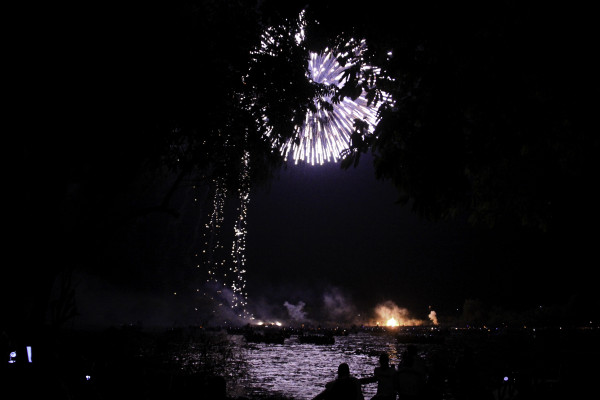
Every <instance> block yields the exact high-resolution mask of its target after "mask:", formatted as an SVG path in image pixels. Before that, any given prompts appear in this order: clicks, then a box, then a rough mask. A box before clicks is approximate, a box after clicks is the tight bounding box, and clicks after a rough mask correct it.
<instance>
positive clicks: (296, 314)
mask: <svg viewBox="0 0 600 400" xmlns="http://www.w3.org/2000/svg"><path fill="white" fill-rule="evenodd" d="M283 305H284V306H285V308H287V311H288V315H289V316H290V318H291V319H292V320H294V321H296V322H303V321H306V312H305V311H304V310H303V309H304V306H305V305H306V304H305V303H304V302H303V301H299V302H298V304H296V305H294V304H291V303H288V302H287V301H286V302H285V303H283Z"/></svg>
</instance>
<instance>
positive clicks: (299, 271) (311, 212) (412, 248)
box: [76, 157, 593, 325]
mask: <svg viewBox="0 0 600 400" xmlns="http://www.w3.org/2000/svg"><path fill="white" fill-rule="evenodd" d="M195 199H198V201H195ZM205 199H207V197H206V192H204V191H202V190H197V191H193V190H184V191H181V193H180V197H179V198H178V199H177V201H178V205H179V206H181V210H182V214H181V216H180V217H179V218H173V217H171V216H165V215H149V216H147V217H146V218H144V219H142V220H141V221H139V223H137V224H136V225H135V226H133V227H131V228H128V229H126V230H123V231H122V232H120V233H118V234H117V235H115V236H114V238H113V239H112V240H111V241H110V242H109V243H108V244H107V246H106V248H105V250H106V255H105V256H103V258H102V261H101V263H102V265H103V267H102V268H101V269H100V270H98V269H96V270H94V271H93V272H91V271H87V272H83V273H81V274H78V275H77V279H76V281H77V282H78V298H77V301H78V307H79V310H80V312H81V316H80V317H78V319H77V323H79V324H88V323H92V324H103V325H107V324H108V325H118V324H122V323H130V322H135V321H141V322H142V323H144V324H145V325H172V324H188V323H197V322H199V323H202V321H204V320H205V319H203V318H202V314H201V312H200V311H196V310H194V308H195V307H196V306H197V305H198V304H199V303H202V296H200V293H199V292H196V289H197V288H202V284H201V283H202V282H203V280H204V279H205V278H206V274H205V272H204V268H203V267H202V266H201V268H196V267H195V266H196V265H197V264H198V258H197V257H195V256H194V254H197V253H198V252H199V251H201V249H202V235H203V232H204V231H203V223H204V222H205V221H206V217H207V215H208V213H209V212H210V207H209V204H208V203H206V202H205ZM395 200H396V191H395V189H394V188H393V187H391V185H390V184H389V183H388V182H383V181H378V180H376V179H375V176H374V173H373V169H372V165H371V160H370V158H368V157H367V158H364V159H363V160H362V162H361V163H360V164H359V166H358V168H356V169H352V168H351V169H349V170H342V169H341V168H340V167H339V165H337V164H326V165H323V166H310V165H290V166H288V168H287V169H285V170H282V171H281V173H280V174H278V176H277V177H276V178H275V179H274V180H273V181H272V182H271V183H270V184H269V186H265V187H259V188H254V189H253V190H252V196H251V201H250V206H249V210H248V236H247V252H246V258H247V268H246V269H247V274H246V278H247V289H248V302H249V310H250V311H251V312H253V313H254V315H255V316H256V317H259V318H265V319H269V318H270V319H285V318H287V317H289V315H288V311H287V308H286V307H285V306H284V303H285V302H288V303H289V304H293V305H298V304H300V302H302V303H304V304H305V306H304V308H303V309H302V310H303V311H304V312H305V313H306V317H307V318H310V319H320V318H324V313H325V314H327V312H329V311H331V310H328V309H327V308H328V306H327V304H329V306H330V307H331V303H326V302H325V298H327V297H328V298H329V299H330V300H331V299H335V305H336V307H340V309H341V308H343V309H344V313H345V314H353V315H358V314H360V315H362V316H363V317H364V316H365V315H370V313H372V312H373V310H374V308H375V306H376V305H378V304H380V303H382V302H385V301H393V302H394V303H395V304H396V305H398V306H399V307H403V308H407V309H408V310H409V312H410V313H411V315H412V316H414V317H415V318H418V319H427V314H428V312H429V307H431V308H432V309H434V310H436V312H437V314H438V316H439V317H440V318H450V317H457V316H458V315H459V314H460V313H461V312H462V307H463V303H464V301H465V300H466V299H479V300H481V301H482V302H484V303H485V304H486V305H488V306H489V307H494V306H501V307H503V308H506V309H515V310H522V309H527V308H531V307H536V306H538V305H544V306H546V305H560V306H563V305H566V304H567V303H568V302H569V301H570V300H571V298H572V296H573V295H574V294H576V293H579V294H581V293H582V292H584V293H585V292H586V291H589V290H591V289H592V284H591V283H589V282H590V281H589V280H586V279H585V276H584V275H583V274H585V271H586V269H587V265H586V263H588V262H589V261H587V260H589V258H588V257H589V256H590V255H591V254H592V253H593V251H592V250H591V248H590V247H589V246H588V244H586V243H579V242H578V241H579V239H577V240H572V241H569V242H567V241H565V240H566V239H565V238H566V237H569V236H573V237H577V238H580V237H581V235H577V234H576V233H572V234H567V235H558V237H554V236H549V235H541V234H539V233H537V232H536V233H532V232H526V231H524V230H522V229H516V228H512V229H507V228H502V229H500V228H497V229H488V228H483V227H479V228H475V227H473V226H471V225H469V224H468V223H467V222H466V219H465V218H460V217H459V218H457V219H455V220H451V221H438V222H433V221H426V220H424V219H422V218H420V217H418V216H417V215H416V214H415V213H413V212H412V211H411V209H410V207H409V206H401V205H399V204H396V203H395ZM148 201H151V199H148ZM229 208H231V209H232V210H233V208H232V206H231V205H230V207H229ZM230 211H231V210H230ZM233 223H234V213H229V214H227V216H226V220H225V223H224V229H225V231H232V229H233ZM230 248H231V242H230V241H226V242H225V249H230ZM585 249H589V250H585ZM201 290H202V291H203V289H201Z"/></svg>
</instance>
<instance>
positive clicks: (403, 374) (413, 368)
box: [396, 345, 426, 400]
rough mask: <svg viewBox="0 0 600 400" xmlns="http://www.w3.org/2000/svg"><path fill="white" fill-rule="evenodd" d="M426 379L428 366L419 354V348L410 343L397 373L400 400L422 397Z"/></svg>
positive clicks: (413, 399)
mask: <svg viewBox="0 0 600 400" xmlns="http://www.w3.org/2000/svg"><path fill="white" fill-rule="evenodd" d="M425 381H426V368H425V365H424V363H423V360H421V358H419V356H418V354H417V348H416V347H415V346H414V345H409V346H408V347H407V348H406V351H405V352H404V353H403V354H402V360H401V362H400V364H398V372H397V373H396V389H397V390H398V398H399V399H400V400H409V399H410V400H416V399H422V398H423V396H424V389H425Z"/></svg>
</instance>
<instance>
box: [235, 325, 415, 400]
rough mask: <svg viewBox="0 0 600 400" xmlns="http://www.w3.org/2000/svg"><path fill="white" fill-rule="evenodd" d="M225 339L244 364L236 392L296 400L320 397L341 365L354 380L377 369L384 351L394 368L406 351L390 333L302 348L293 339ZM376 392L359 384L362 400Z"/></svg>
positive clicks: (358, 335) (352, 336) (341, 338)
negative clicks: (280, 341) (236, 348)
mask: <svg viewBox="0 0 600 400" xmlns="http://www.w3.org/2000/svg"><path fill="white" fill-rule="evenodd" d="M230 338H231V339H232V341H233V342H234V343H235V344H236V346H239V351H240V352H241V354H242V355H243V359H244V360H245V363H246V373H245V374H244V376H242V377H240V378H239V380H238V382H237V389H238V390H239V391H241V393H239V394H245V395H249V396H252V395H264V394H276V395H282V396H285V397H291V398H294V399H297V400H303V399H312V398H313V397H314V396H316V395H317V394H319V393H320V392H321V391H322V390H323V389H324V387H325V383H326V382H328V381H331V380H334V379H335V378H336V373H337V367H338V365H339V364H340V363H342V362H345V363H347V364H348V365H349V366H350V373H351V374H352V375H354V376H355V377H357V378H362V377H367V376H371V375H372V374H373V370H374V368H375V367H376V366H378V362H379V354H380V353H381V352H383V351H385V352H387V353H388V355H389V356H390V363H391V364H397V362H398V359H399V357H400V356H401V354H402V352H403V350H404V349H405V345H402V344H397V341H396V339H395V337H394V336H393V335H386V334H382V335H375V334H370V333H364V332H362V333H356V334H350V335H347V336H336V337H335V344H332V345H315V344H301V343H299V342H298V339H297V337H295V336H292V337H290V338H289V339H286V340H285V342H284V344H283V345H281V344H265V343H246V342H245V340H244V338H243V337H242V336H239V335H230ZM233 390H235V389H233ZM376 390H377V385H376V384H368V385H363V393H364V395H365V398H366V399H370V398H371V397H372V396H374V395H375V392H376Z"/></svg>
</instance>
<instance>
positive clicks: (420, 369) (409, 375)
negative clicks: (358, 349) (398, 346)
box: [313, 345, 427, 400]
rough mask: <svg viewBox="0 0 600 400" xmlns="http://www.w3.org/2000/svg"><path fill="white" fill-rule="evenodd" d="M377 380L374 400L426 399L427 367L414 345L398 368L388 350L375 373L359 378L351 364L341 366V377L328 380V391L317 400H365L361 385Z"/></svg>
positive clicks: (338, 374) (326, 388)
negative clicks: (393, 363) (391, 363)
mask: <svg viewBox="0 0 600 400" xmlns="http://www.w3.org/2000/svg"><path fill="white" fill-rule="evenodd" d="M369 383H377V392H376V394H375V395H374V396H373V397H372V398H371V400H396V399H398V400H420V399H426V398H427V396H426V393H427V391H426V385H425V383H426V367H425V364H424V363H423V360H422V359H421V358H420V357H419V356H418V354H417V348H416V347H415V346H414V345H410V346H408V347H407V349H406V351H405V352H404V353H403V355H402V358H401V361H400V363H399V364H398V366H397V368H396V367H395V366H393V365H390V359H389V356H388V354H387V353H381V354H380V356H379V366H378V367H375V370H374V371H373V375H372V376H370V377H366V378H360V379H359V378H356V377H354V376H352V375H351V374H350V368H349V366H348V364H346V363H341V364H340V365H339V366H338V373H337V378H336V379H335V380H333V381H331V382H327V383H326V385H325V390H323V391H322V392H321V393H319V394H318V395H317V396H315V397H314V398H313V400H363V399H364V395H363V392H362V387H361V385H364V384H369Z"/></svg>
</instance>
